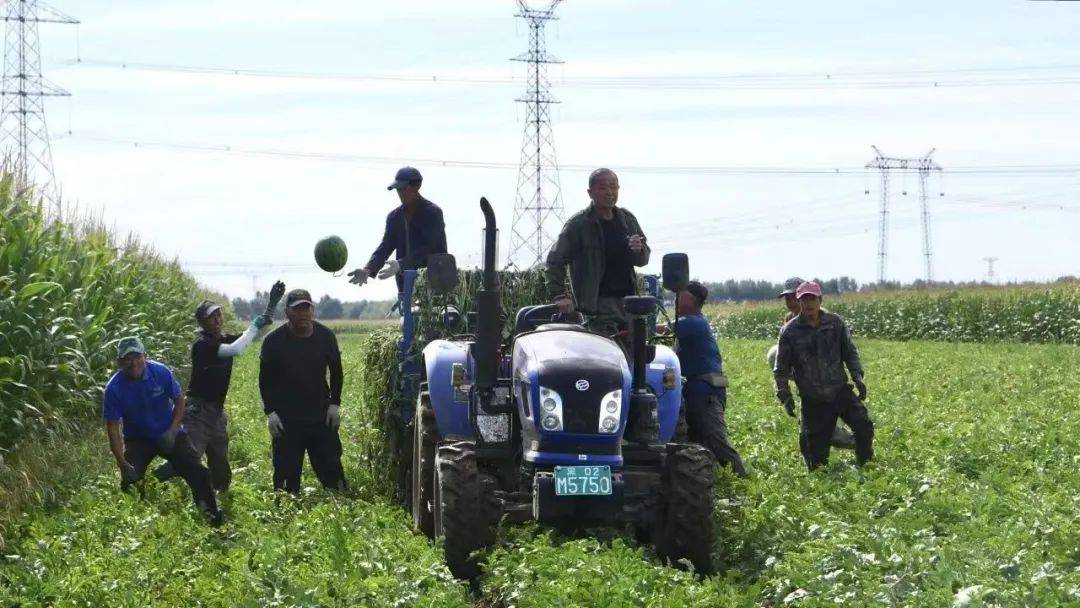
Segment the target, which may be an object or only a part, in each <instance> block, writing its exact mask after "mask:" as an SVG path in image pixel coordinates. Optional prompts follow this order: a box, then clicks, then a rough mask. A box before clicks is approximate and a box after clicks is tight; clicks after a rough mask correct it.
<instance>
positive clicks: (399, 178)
mask: <svg viewBox="0 0 1080 608" xmlns="http://www.w3.org/2000/svg"><path fill="white" fill-rule="evenodd" d="M423 179H424V178H423V177H422V176H421V175H420V172H419V171H417V170H416V168H414V167H402V168H400V169H398V170H397V173H395V174H394V183H392V184H390V185H389V186H387V187H386V189H387V190H397V189H398V188H400V187H402V186H404V185H405V184H408V183H409V182H419V181H423Z"/></svg>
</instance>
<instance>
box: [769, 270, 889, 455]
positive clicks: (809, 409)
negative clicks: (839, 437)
mask: <svg viewBox="0 0 1080 608" xmlns="http://www.w3.org/2000/svg"><path fill="white" fill-rule="evenodd" d="M795 297H796V298H797V299H798V301H799V316H797V317H795V318H793V319H791V320H790V321H788V322H787V323H785V324H784V327H783V329H781V330H780V339H779V340H778V342H777V354H776V363H775V365H774V366H773V379H774V380H775V382H776V398H777V399H779V400H780V403H782V404H783V405H784V409H785V410H786V411H787V413H788V415H789V416H791V417H793V418H794V417H795V400H794V398H793V397H792V395H791V387H790V385H789V384H788V374H789V370H790V373H792V375H793V376H794V379H795V385H796V386H797V387H798V388H799V397H800V398H801V399H802V433H801V437H800V444H801V446H802V447H803V458H804V459H805V460H806V466H807V467H808V468H809V469H810V470H814V469H816V468H817V467H819V466H821V465H823V464H827V463H828V462H829V448H830V443H831V439H832V434H833V429H834V428H835V427H836V420H837V418H841V419H843V421H844V422H846V423H847V425H848V426H850V427H851V430H852V431H854V433H855V461H856V463H858V464H859V465H862V464H863V463H865V462H867V461H868V460H870V459H871V458H873V456H874V447H873V444H874V423H873V422H872V421H871V420H870V414H869V412H868V411H867V410H866V406H865V405H864V403H863V401H864V400H865V399H866V384H865V383H863V369H862V363H860V361H859V351H858V349H856V348H855V343H854V342H852V341H851V332H850V331H848V327H847V324H846V323H845V322H844V319H842V318H841V317H840V316H839V315H835V314H833V313H831V312H829V311H827V310H824V309H822V308H821V286H820V285H818V284H817V283H816V282H814V281H807V282H804V283H802V284H801V285H799V287H798V288H797V289H796V290H795ZM845 365H846V366H847V372H845V371H844V366H845ZM848 373H850V374H851V381H852V382H853V383H854V385H855V389H856V390H857V391H858V394H857V395H856V393H855V391H853V390H852V387H851V385H850V384H848Z"/></svg>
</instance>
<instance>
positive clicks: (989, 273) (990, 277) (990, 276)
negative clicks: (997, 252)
mask: <svg viewBox="0 0 1080 608" xmlns="http://www.w3.org/2000/svg"><path fill="white" fill-rule="evenodd" d="M983 261H984V262H986V282H987V283H993V282H994V278H995V276H994V262H996V261H998V258H995V257H987V258H983Z"/></svg>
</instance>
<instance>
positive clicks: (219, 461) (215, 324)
mask: <svg viewBox="0 0 1080 608" xmlns="http://www.w3.org/2000/svg"><path fill="white" fill-rule="evenodd" d="M284 294H285V284H284V283H282V282H281V281H278V282H277V283H275V284H274V286H273V287H272V288H271V289H270V302H271V303H272V306H268V307H267V308H268V309H269V310H271V311H272V310H273V309H274V307H276V306H277V303H278V301H280V300H281V296H282V295H284ZM270 315H271V313H270V312H266V313H263V314H261V315H259V316H257V317H255V318H254V319H253V320H252V321H251V325H249V326H248V328H247V330H246V331H244V333H242V334H225V333H224V332H223V331H222V329H223V326H224V322H225V321H224V317H223V316H222V314H221V306H219V305H218V304H216V303H214V302H211V301H210V300H203V302H202V304H199V307H198V308H196V309H195V320H196V321H198V323H199V327H200V329H201V331H200V332H199V335H198V337H197V338H196V339H195V343H194V344H192V345H191V382H189V383H188V390H187V408H186V409H185V411H184V428H185V429H186V430H187V434H188V437H189V438H190V439H191V445H192V447H193V448H194V449H195V453H196V454H198V455H199V457H200V458H202V455H203V454H206V464H207V466H208V467H209V468H210V479H211V481H212V482H213V484H214V489H215V490H217V491H218V492H224V491H226V490H228V489H229V484H230V483H231V482H232V468H231V467H230V466H229V429H228V422H229V417H228V414H226V413H225V395H226V393H228V392H229V381H230V380H231V379H232V365H233V357H236V356H239V355H240V353H243V352H244V351H245V350H247V347H248V346H250V345H251V343H252V342H253V341H254V340H255V337H256V336H257V335H258V333H259V330H261V329H262V328H264V327H266V326H267V325H270V324H271V323H272V322H273V320H272V319H271V316H270ZM154 476H155V477H157V478H158V479H160V480H162V481H164V480H167V479H170V478H172V477H174V476H176V470H175V467H173V465H172V463H170V462H166V463H165V464H163V465H161V466H160V467H158V468H157V469H156V470H155V471H154Z"/></svg>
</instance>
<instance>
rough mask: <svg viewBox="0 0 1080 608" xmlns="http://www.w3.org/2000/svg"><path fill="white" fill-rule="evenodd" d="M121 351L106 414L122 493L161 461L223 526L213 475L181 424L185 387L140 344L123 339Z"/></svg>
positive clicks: (108, 392) (109, 386) (107, 392)
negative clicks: (201, 460)
mask: <svg viewBox="0 0 1080 608" xmlns="http://www.w3.org/2000/svg"><path fill="white" fill-rule="evenodd" d="M116 349H117V358H118V360H119V362H120V369H119V370H118V371H117V372H116V373H114V374H113V375H112V377H111V378H109V382H108V384H106V385H105V400H104V405H103V407H102V414H103V416H104V418H105V426H106V429H107V431H108V435H109V449H110V450H112V454H113V457H114V458H116V465H117V466H118V467H119V468H120V488H121V489H123V490H127V489H128V488H129V487H130V486H131V485H132V484H135V483H138V482H139V481H142V479H143V476H144V475H145V474H146V467H147V466H148V465H149V464H150V462H151V461H152V460H153V459H154V458H156V457H158V456H161V457H163V458H165V459H166V460H168V461H169V462H171V463H172V465H173V467H175V469H176V472H177V474H179V475H180V476H181V477H183V478H184V481H186V482H187V484H188V487H190V488H191V495H192V498H194V500H195V505H196V506H197V507H198V508H199V510H201V511H202V512H203V513H205V514H206V515H207V516H208V517H209V518H210V522H211V523H212V524H214V525H217V524H220V523H221V520H222V516H221V511H219V510H218V506H217V498H216V497H215V496H214V490H213V488H212V487H211V486H210V471H208V470H206V467H204V466H202V464H200V463H199V456H198V454H196V453H195V450H194V449H193V448H192V447H191V441H190V440H189V439H188V436H187V434H186V433H185V432H184V427H183V425H182V424H181V420H183V419H184V406H185V401H186V399H185V398H184V394H183V393H182V392H181V391H180V383H179V382H177V381H176V378H174V377H173V373H172V370H170V369H169V368H168V367H166V366H165V365H163V364H161V363H158V362H157V361H152V360H150V359H148V358H147V357H146V348H145V347H144V346H143V343H142V341H141V340H139V338H137V337H134V336H131V337H127V338H122V339H121V340H120V342H119V344H117V347H116ZM121 430H122V431H123V434H122V435H121Z"/></svg>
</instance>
